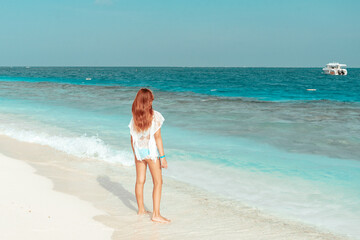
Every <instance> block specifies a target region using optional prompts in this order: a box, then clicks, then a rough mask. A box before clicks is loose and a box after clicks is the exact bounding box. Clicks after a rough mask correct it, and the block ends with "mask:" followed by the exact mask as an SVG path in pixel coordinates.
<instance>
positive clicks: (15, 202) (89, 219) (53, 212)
mask: <svg viewBox="0 0 360 240" xmlns="http://www.w3.org/2000/svg"><path fill="white" fill-rule="evenodd" d="M34 172H35V169H34V168H33V167H31V166H29V165H28V164H27V163H25V162H23V161H19V160H16V159H13V158H9V157H6V156H4V155H2V154H0V189H1V191H2V194H1V198H0V211H1V216H0V239H9V240H10V239H109V238H110V236H111V234H112V229H111V228H109V227H106V226H104V225H103V224H101V223H99V222H97V221H95V220H93V217H94V216H96V215H99V214H100V213H101V211H99V210H98V209H96V208H94V207H93V206H91V204H90V203H89V202H85V201H82V200H79V199H78V198H77V197H75V196H71V195H68V194H64V193H60V192H57V191H53V190H52V188H53V183H52V182H51V180H50V179H48V178H45V177H43V176H39V175H37V174H35V173H34Z"/></svg>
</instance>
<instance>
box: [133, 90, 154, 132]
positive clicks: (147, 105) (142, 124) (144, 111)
mask: <svg viewBox="0 0 360 240" xmlns="http://www.w3.org/2000/svg"><path fill="white" fill-rule="evenodd" d="M153 100H154V95H153V93H152V91H151V90H150V89H147V88H141V89H140V90H139V91H138V93H137V94H136V97H135V99H134V102H133V104H132V115H133V119H134V125H135V130H136V131H137V132H141V131H145V130H146V129H148V128H149V127H150V126H151V122H152V119H153V115H154V110H153V108H152V101H153Z"/></svg>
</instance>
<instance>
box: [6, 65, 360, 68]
mask: <svg viewBox="0 0 360 240" xmlns="http://www.w3.org/2000/svg"><path fill="white" fill-rule="evenodd" d="M13 67H14V68H17V67H20V68H21V67H23V68H32V67H33V68H40V67H54V68H56V67H58V68H61V67H74V68H76V67H83V68H86V67H89V68H91V67H94V68H96V67H99V68H116V67H117V68H322V67H324V66H133V65H129V66H115V65H113V66H112V65H108V66H101V65H99V66H96V65H53V66H52V65H48V66H46V65H43V66H41V65H34V66H32V65H13V66H5V65H4V66H0V68H13ZM347 68H360V66H355V67H347Z"/></svg>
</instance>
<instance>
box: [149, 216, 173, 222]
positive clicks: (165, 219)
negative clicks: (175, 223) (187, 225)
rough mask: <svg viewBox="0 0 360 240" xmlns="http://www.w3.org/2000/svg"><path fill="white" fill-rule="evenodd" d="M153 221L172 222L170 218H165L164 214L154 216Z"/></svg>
mask: <svg viewBox="0 0 360 240" xmlns="http://www.w3.org/2000/svg"><path fill="white" fill-rule="evenodd" d="M151 221H153V222H158V223H169V222H171V220H170V219H167V218H164V217H163V216H158V217H154V216H153V217H152V218H151Z"/></svg>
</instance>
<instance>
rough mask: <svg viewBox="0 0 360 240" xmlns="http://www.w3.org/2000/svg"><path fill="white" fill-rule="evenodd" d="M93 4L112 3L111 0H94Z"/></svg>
mask: <svg viewBox="0 0 360 240" xmlns="http://www.w3.org/2000/svg"><path fill="white" fill-rule="evenodd" d="M95 4H103V5H110V4H112V1H111V0H95Z"/></svg>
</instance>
